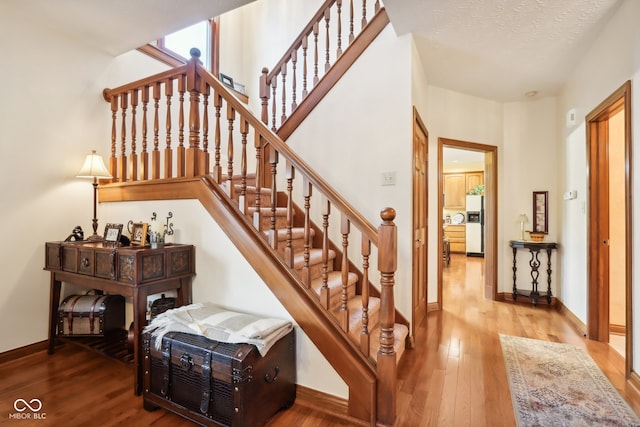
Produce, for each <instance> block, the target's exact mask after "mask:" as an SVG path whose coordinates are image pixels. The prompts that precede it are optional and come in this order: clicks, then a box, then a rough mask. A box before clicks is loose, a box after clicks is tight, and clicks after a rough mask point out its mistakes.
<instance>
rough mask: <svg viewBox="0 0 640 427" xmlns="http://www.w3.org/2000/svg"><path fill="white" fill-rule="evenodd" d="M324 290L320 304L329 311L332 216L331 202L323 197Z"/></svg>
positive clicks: (322, 289)
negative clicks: (330, 224)
mask: <svg viewBox="0 0 640 427" xmlns="http://www.w3.org/2000/svg"><path fill="white" fill-rule="evenodd" d="M321 204H322V206H321V209H322V231H323V234H322V288H321V289H320V303H321V304H322V306H323V307H324V308H325V309H326V310H328V309H329V300H330V295H329V215H330V214H331V202H330V201H329V199H328V198H327V197H326V196H325V195H323V196H322V202H321Z"/></svg>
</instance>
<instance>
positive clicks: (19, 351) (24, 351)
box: [0, 341, 49, 364]
mask: <svg viewBox="0 0 640 427" xmlns="http://www.w3.org/2000/svg"><path fill="white" fill-rule="evenodd" d="M48 347H49V341H40V342H37V343H33V344H29V345H25V346H24V347H18V348H14V349H13V350H8V351H5V352H3V353H0V364H2V363H6V362H11V361H12V360H16V359H20V358H21V357H25V356H30V355H32V354H33V353H37V352H39V351H42V350H47V348H48Z"/></svg>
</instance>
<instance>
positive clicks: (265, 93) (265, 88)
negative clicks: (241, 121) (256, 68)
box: [260, 67, 271, 126]
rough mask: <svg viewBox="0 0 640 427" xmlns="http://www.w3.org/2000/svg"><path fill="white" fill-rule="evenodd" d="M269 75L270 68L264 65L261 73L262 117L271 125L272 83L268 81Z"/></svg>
mask: <svg viewBox="0 0 640 427" xmlns="http://www.w3.org/2000/svg"><path fill="white" fill-rule="evenodd" d="M268 77H269V69H268V68H267V67H264V68H263V69H262V74H261V75H260V99H261V101H262V102H261V105H262V115H261V116H260V119H261V120H262V123H264V124H265V125H267V126H268V125H269V88H270V87H271V85H270V84H269V82H267V78H268Z"/></svg>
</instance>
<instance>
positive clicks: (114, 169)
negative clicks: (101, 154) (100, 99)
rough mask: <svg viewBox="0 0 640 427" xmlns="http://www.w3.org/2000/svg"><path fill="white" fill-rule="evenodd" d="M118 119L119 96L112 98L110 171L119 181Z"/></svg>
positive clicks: (115, 179) (114, 179) (114, 178)
mask: <svg viewBox="0 0 640 427" xmlns="http://www.w3.org/2000/svg"><path fill="white" fill-rule="evenodd" d="M117 121H118V96H117V95H114V96H113V97H112V98H111V157H110V158H109V172H110V173H111V176H112V177H113V181H118V158H117V157H116V152H117V149H116V146H117V144H116V140H117V136H116V128H117V126H116V123H117Z"/></svg>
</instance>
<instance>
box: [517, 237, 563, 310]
mask: <svg viewBox="0 0 640 427" xmlns="http://www.w3.org/2000/svg"><path fill="white" fill-rule="evenodd" d="M509 246H511V248H512V250H513V300H514V301H515V300H516V299H517V298H518V295H522V296H526V297H529V298H531V303H532V304H533V305H534V306H535V305H536V304H537V303H538V300H539V299H540V298H545V299H546V300H547V304H551V297H552V294H551V271H552V270H551V252H552V251H553V250H554V249H557V248H558V245H557V244H556V243H553V242H549V243H545V242H530V241H524V240H511V241H510V242H509ZM518 249H528V250H529V253H531V259H530V260H529V266H530V267H531V290H522V289H518V286H517V284H516V281H517V275H516V272H517V271H518V266H517V258H516V255H517V254H518ZM541 250H544V251H546V252H547V291H546V292H545V291H542V292H541V291H539V290H538V277H539V275H540V272H539V271H538V270H539V268H540V260H539V258H538V256H539V255H540V251H541Z"/></svg>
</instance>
